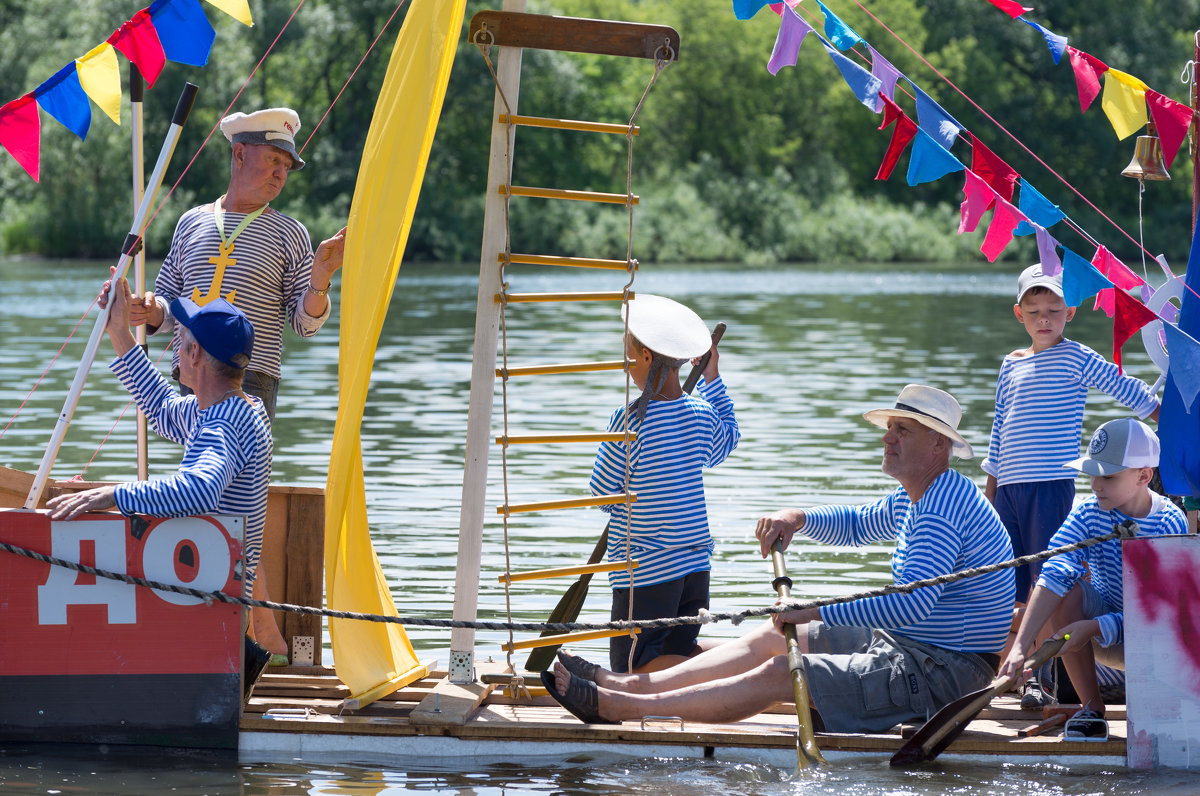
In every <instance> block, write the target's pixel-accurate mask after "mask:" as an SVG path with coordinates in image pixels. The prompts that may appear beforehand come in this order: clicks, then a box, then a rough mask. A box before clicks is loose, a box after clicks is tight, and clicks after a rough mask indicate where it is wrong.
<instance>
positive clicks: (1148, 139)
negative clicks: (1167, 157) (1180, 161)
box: [1121, 122, 1171, 181]
mask: <svg viewBox="0 0 1200 796" xmlns="http://www.w3.org/2000/svg"><path fill="white" fill-rule="evenodd" d="M1121 174H1123V175H1125V176H1126V177H1133V178H1134V179H1136V180H1139V181H1142V180H1169V179H1171V175H1170V174H1168V173H1167V167H1166V166H1164V165H1163V157H1162V143H1161V142H1159V140H1158V135H1157V133H1156V132H1155V130H1154V123H1153V122H1150V123H1149V124H1147V125H1146V135H1139V136H1138V140H1137V146H1136V147H1134V150H1133V160H1131V161H1129V165H1128V166H1126V167H1125V170H1124V171H1122V172H1121Z"/></svg>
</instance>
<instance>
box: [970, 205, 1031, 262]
mask: <svg viewBox="0 0 1200 796" xmlns="http://www.w3.org/2000/svg"><path fill="white" fill-rule="evenodd" d="M1025 220H1026V219H1025V216H1024V215H1022V213H1021V211H1020V210H1018V209H1017V208H1015V207H1013V206H1012V203H1011V202H1006V201H1004V200H1003V199H1000V198H998V197H997V199H996V212H994V213H992V223H991V224H989V225H988V231H987V235H986V236H985V237H984V239H983V245H982V246H980V247H979V250H980V251H981V252H983V256H984V257H986V258H987V261H988V262H989V263H994V262H996V258H997V257H999V256H1000V253H1001V252H1002V251H1004V249H1005V248H1007V246H1008V244H1009V243H1011V242H1012V238H1013V229H1015V228H1016V226H1017V224H1019V223H1021V222H1022V221H1025Z"/></svg>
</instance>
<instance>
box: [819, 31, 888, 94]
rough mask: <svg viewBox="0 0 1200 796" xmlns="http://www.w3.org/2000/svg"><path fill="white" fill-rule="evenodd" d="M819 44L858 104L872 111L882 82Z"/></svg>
mask: <svg viewBox="0 0 1200 796" xmlns="http://www.w3.org/2000/svg"><path fill="white" fill-rule="evenodd" d="M821 44H822V45H823V46H824V47H825V52H827V53H829V57H830V58H832V59H833V65H834V66H836V67H837V68H838V71H839V72H841V73H842V78H843V79H844V80H845V81H846V85H847V86H849V87H850V90H851V91H853V92H854V96H856V97H858V101H859V102H861V103H862V104H863V105H866V106H867V107H868V108H870V109H871V110H872V111H874V110H875V106H876V105H878V104H879V89H880V88H882V87H883V81H882V80H880V79H879V78H877V77H875V75H873V74H871V73H870V72H868V71H867V70H866V69H863V68H862V67H861V66H859V65H858V64H856V63H854V62H853V61H851V60H850V59H849V58H847V57H846V56H844V55H842V54H841V53H840V52H838V51H837V50H835V49H833V48H832V47H830V46H829V45H828V44H825V42H821Z"/></svg>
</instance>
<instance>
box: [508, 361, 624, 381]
mask: <svg viewBox="0 0 1200 796" xmlns="http://www.w3.org/2000/svg"><path fill="white" fill-rule="evenodd" d="M624 367H625V360H623V359H613V360H607V361H605V362H567V363H563V364H561V365H521V366H520V367H515V368H496V376H497V378H501V379H502V378H504V377H505V376H509V377H511V376H546V375H551V374H555V373H592V372H594V371H598V370H621V369H623V368H624Z"/></svg>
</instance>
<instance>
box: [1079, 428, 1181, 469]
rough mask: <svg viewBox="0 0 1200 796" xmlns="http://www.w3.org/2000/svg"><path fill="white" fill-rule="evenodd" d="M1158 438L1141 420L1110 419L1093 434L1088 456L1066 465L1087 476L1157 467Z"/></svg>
mask: <svg viewBox="0 0 1200 796" xmlns="http://www.w3.org/2000/svg"><path fill="white" fill-rule="evenodd" d="M1158 453H1159V444H1158V437H1156V436H1155V435H1154V432H1153V431H1152V430H1151V429H1150V426H1148V425H1146V424H1145V423H1143V422H1142V421H1140V420H1134V419H1133V418H1132V417H1123V418H1121V419H1120V420H1110V421H1108V422H1107V423H1105V424H1104V425H1102V426H1100V428H1098V429H1096V433H1095V434H1093V435H1092V441H1091V442H1090V443H1088V449H1087V455H1086V456H1081V457H1079V458H1078V459H1075V460H1074V461H1070V462H1067V463H1066V464H1064V465H1063V467H1070V468H1071V469H1072V470H1079V471H1080V472H1083V473H1087V474H1088V475H1115V474H1117V473H1119V472H1121V471H1122V470H1129V469H1131V468H1134V467H1157V466H1158Z"/></svg>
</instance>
